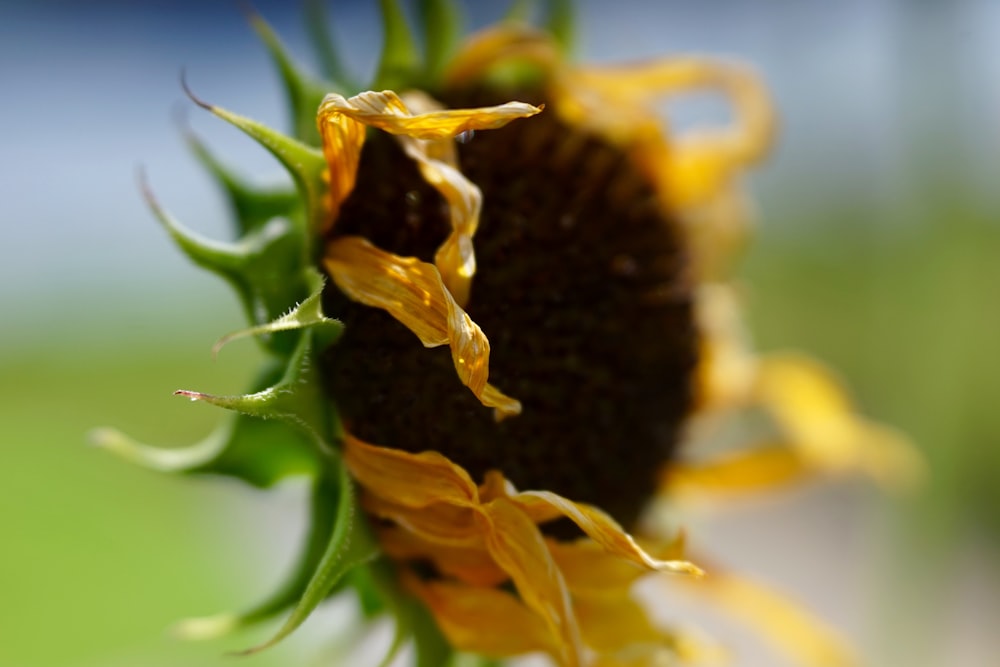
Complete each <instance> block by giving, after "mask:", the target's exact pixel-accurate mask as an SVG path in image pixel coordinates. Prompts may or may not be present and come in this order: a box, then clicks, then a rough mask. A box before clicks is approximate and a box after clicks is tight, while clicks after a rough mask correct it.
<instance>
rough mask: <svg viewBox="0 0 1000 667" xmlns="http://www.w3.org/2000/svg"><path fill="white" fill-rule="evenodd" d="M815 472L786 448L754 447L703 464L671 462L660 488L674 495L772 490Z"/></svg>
mask: <svg viewBox="0 0 1000 667" xmlns="http://www.w3.org/2000/svg"><path fill="white" fill-rule="evenodd" d="M814 472H815V471H814V470H812V469H811V468H809V467H808V466H807V465H805V463H804V462H803V460H802V458H801V457H800V456H799V455H798V454H796V453H795V451H794V449H792V448H791V447H789V446H788V445H771V446H756V447H754V448H752V449H749V450H744V451H737V452H727V453H726V454H723V455H721V456H718V457H716V458H713V459H709V460H707V461H704V462H698V463H688V462H677V463H672V464H670V466H668V467H667V469H666V471H665V473H664V479H663V486H664V488H665V490H666V492H667V493H670V494H675V495H676V494H685V493H695V494H703V493H709V494H720V493H722V494H725V493H738V492H745V491H760V490H772V489H774V488H777V487H780V486H783V485H787V484H790V483H792V482H796V481H799V480H801V479H803V478H805V477H808V476H811V475H812V474H813V473H814Z"/></svg>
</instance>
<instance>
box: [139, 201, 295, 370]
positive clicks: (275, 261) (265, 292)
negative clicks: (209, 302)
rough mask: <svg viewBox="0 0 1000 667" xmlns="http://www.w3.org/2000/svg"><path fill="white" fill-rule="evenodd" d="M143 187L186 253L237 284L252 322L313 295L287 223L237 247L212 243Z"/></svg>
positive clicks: (282, 346)
mask: <svg viewBox="0 0 1000 667" xmlns="http://www.w3.org/2000/svg"><path fill="white" fill-rule="evenodd" d="M141 187H142V190H143V195H144V196H145V198H146V201H147V203H148V204H149V207H150V209H151V210H152V211H153V214H154V215H155V216H156V219H157V220H159V222H160V224H162V225H163V228H164V229H165V230H166V231H167V233H168V234H170V236H171V238H172V239H173V240H174V242H175V243H176V244H177V246H178V247H179V248H180V249H181V251H182V252H184V254H185V255H187V256H188V258H189V259H190V260H191V261H192V262H194V263H195V264H197V265H198V266H200V267H202V268H204V269H207V270H209V271H211V272H213V273H215V274H216V275H218V276H220V277H222V278H223V279H225V280H226V281H227V282H228V283H229V284H230V285H232V287H233V289H234V290H235V291H236V293H237V295H238V296H239V298H240V300H241V301H242V302H243V307H244V310H245V311H246V314H247V318H248V319H249V320H250V321H251V322H254V323H255V324H262V323H264V322H268V321H271V320H273V319H275V318H277V317H280V316H281V315H282V314H283V313H284V312H285V309H286V308H287V304H289V303H295V302H296V301H298V300H300V299H302V298H304V296H305V295H306V294H308V293H309V288H308V284H307V276H306V274H305V272H304V271H303V270H302V269H301V267H302V244H303V243H304V241H303V237H302V235H301V234H299V233H298V231H297V230H295V229H294V227H293V226H292V223H291V222H289V221H288V220H287V219H284V218H274V219H272V220H270V221H269V222H267V223H266V224H265V225H264V226H263V227H261V228H259V229H256V230H253V231H252V232H250V233H248V234H247V235H245V236H244V237H243V238H242V239H240V240H239V241H237V242H235V243H223V242H220V241H213V240H210V239H206V238H204V237H202V236H200V235H198V234H196V233H194V232H192V231H190V230H188V229H186V228H185V227H184V226H182V225H181V224H180V223H179V222H177V220H175V219H174V218H173V217H172V216H171V215H170V214H169V213H167V212H166V211H165V210H164V209H163V208H161V207H160V205H159V204H158V203H157V201H156V199H155V197H153V194H152V192H151V191H150V190H149V188H148V187H147V186H146V185H145V183H141ZM263 342H264V343H265V345H267V346H268V347H271V348H272V349H274V350H275V351H278V352H285V351H287V349H288V343H287V341H284V340H281V339H279V338H276V337H271V338H268V339H265V340H264V341H263Z"/></svg>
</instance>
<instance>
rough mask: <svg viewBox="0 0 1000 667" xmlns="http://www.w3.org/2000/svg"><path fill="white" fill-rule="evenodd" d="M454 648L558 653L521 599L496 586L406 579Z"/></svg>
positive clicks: (498, 653)
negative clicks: (488, 586)
mask: <svg viewBox="0 0 1000 667" xmlns="http://www.w3.org/2000/svg"><path fill="white" fill-rule="evenodd" d="M406 585H407V588H409V589H410V590H412V591H413V592H414V593H415V594H416V595H417V596H418V597H419V598H420V599H421V600H423V602H424V604H426V605H427V607H428V608H429V609H430V610H431V612H432V613H433V614H434V618H435V620H436V621H437V623H438V626H439V627H440V628H441V632H443V633H444V635H445V637H447V638H448V641H449V643H450V644H451V645H452V646H454V647H455V648H457V649H460V650H463V651H472V652H474V653H479V654H482V655H485V656H488V657H493V658H505V657H509V656H515V655H520V654H523V653H528V652H532V651H545V652H547V653H549V654H550V655H553V656H558V655H559V654H560V649H559V646H558V644H557V643H556V642H555V641H553V638H552V635H551V634H550V633H549V632H548V630H547V627H546V625H545V623H544V622H543V621H542V618H541V617H540V616H539V615H538V614H536V613H534V612H533V611H531V610H530V609H528V608H527V607H525V606H524V604H522V603H521V601H520V600H518V599H517V598H516V597H514V596H513V595H511V594H510V593H507V592H505V591H501V590H497V589H495V588H475V587H470V586H462V585H459V584H454V583H450V582H444V581H428V582H421V581H418V580H416V578H415V577H409V578H407V579H406Z"/></svg>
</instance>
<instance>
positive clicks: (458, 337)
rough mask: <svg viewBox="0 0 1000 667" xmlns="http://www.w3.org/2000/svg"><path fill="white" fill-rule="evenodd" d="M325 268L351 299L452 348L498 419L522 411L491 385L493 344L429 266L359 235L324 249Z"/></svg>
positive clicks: (458, 366)
mask: <svg viewBox="0 0 1000 667" xmlns="http://www.w3.org/2000/svg"><path fill="white" fill-rule="evenodd" d="M324 264H325V266H326V268H327V271H328V272H329V273H330V276H331V277H332V278H333V280H334V282H335V283H336V284H337V287H338V288H340V290H341V291H342V292H344V293H345V294H346V295H347V296H348V297H349V298H351V299H352V300H354V301H358V302H360V303H363V304H365V305H368V306H373V307H375V308H381V309H383V310H385V311H387V312H388V313H389V314H390V315H392V316H393V317H394V318H396V319H397V320H399V322H401V323H402V324H403V325H404V326H405V327H406V328H408V329H409V330H410V331H412V332H413V333H414V334H416V335H417V337H418V338H419V339H420V341H421V342H422V343H423V344H424V345H425V346H427V347H435V346H438V345H445V344H447V345H449V346H450V347H451V356H452V360H453V361H454V363H455V370H456V371H457V373H458V377H459V379H460V380H461V381H462V384H464V385H466V386H467V387H469V389H470V390H471V391H472V393H473V394H474V395H475V396H476V398H478V399H479V400H480V402H481V403H482V404H483V405H486V406H488V407H492V408H496V414H497V416H498V418H499V417H503V416H507V415H515V414H518V413H520V411H521V404H520V403H519V402H518V401H516V400H514V399H512V398H510V397H509V396H506V395H504V394H503V393H502V392H500V391H499V390H498V389H496V388H495V387H493V386H492V385H490V384H487V378H488V377H489V356H490V344H489V341H488V340H487V339H486V335H485V334H484V333H483V331H482V329H480V328H479V327H478V326H477V325H476V323H475V322H473V321H472V318H470V317H469V316H468V314H467V313H466V312H465V311H464V310H462V308H461V307H459V305H458V304H457V303H455V299H454V298H453V297H452V296H451V293H450V292H449V291H448V289H447V288H446V287H445V286H444V283H443V282H442V281H441V274H440V273H438V270H437V269H436V268H435V267H434V266H433V265H431V264H427V263H425V262H421V261H420V260H418V259H416V258H413V257H400V256H398V255H393V254H392V253H388V252H385V251H383V250H380V249H378V248H376V247H375V246H373V245H372V244H371V243H369V242H368V241H367V240H365V239H363V238H360V237H356V236H345V237H341V238H338V239H336V240H335V241H333V242H331V243H330V244H329V245H328V246H327V248H326V256H325V257H324Z"/></svg>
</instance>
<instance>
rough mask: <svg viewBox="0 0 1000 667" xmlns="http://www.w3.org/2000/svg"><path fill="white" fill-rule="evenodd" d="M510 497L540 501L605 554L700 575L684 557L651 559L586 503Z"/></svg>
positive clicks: (535, 495) (536, 495)
mask: <svg viewBox="0 0 1000 667" xmlns="http://www.w3.org/2000/svg"><path fill="white" fill-rule="evenodd" d="M513 500H514V501H515V502H518V503H519V504H522V505H527V506H530V505H533V504H536V503H544V504H547V505H549V506H551V507H553V508H555V509H558V510H559V512H560V513H561V514H562V515H563V516H565V517H566V518H567V519H570V520H571V521H573V523H575V524H576V525H577V526H579V527H580V529H581V530H582V531H583V532H584V533H586V534H587V536H588V537H590V538H591V539H592V540H594V541H595V542H597V543H598V544H600V545H601V546H602V547H603V548H604V549H605V550H607V551H608V552H609V553H612V554H615V555H616V556H619V557H620V558H624V559H626V560H628V561H630V562H632V563H634V564H636V565H639V566H640V567H644V568H647V569H649V570H657V571H662V572H674V573H678V574H688V575H694V576H702V575H703V574H704V572H702V570H701V568H699V567H698V566H697V565H694V564H693V563H690V562H688V561H686V560H659V559H657V558H653V557H652V556H650V555H649V554H648V553H646V552H645V551H643V549H642V548H641V547H640V546H639V545H638V544H636V542H635V540H634V539H633V538H632V536H631V535H629V534H628V533H626V532H625V531H624V530H623V529H622V527H621V526H620V525H619V524H618V522H617V521H615V520H614V519H612V518H611V517H610V516H608V515H607V514H605V513H604V512H602V511H601V510H599V509H597V508H596V507H592V506H590V505H585V504H583V503H574V502H572V501H570V500H567V499H565V498H563V497H561V496H558V495H556V494H554V493H552V492H550V491H523V492H521V493H519V494H517V495H516V496H514V498H513Z"/></svg>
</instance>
